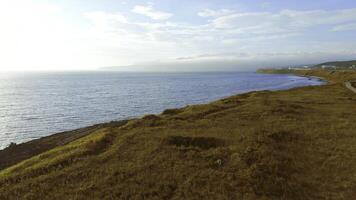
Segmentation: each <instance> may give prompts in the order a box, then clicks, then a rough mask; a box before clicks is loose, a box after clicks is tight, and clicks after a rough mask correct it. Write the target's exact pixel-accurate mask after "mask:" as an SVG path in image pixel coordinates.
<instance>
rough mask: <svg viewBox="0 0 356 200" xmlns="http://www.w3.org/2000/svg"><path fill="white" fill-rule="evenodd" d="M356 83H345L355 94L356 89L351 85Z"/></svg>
mask: <svg viewBox="0 0 356 200" xmlns="http://www.w3.org/2000/svg"><path fill="white" fill-rule="evenodd" d="M355 82H356V81H355V80H354V81H346V82H345V86H346V87H347V88H348V89H349V90H351V91H353V92H354V93H356V88H355V87H353V86H352V84H351V83H355Z"/></svg>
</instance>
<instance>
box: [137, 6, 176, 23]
mask: <svg viewBox="0 0 356 200" xmlns="http://www.w3.org/2000/svg"><path fill="white" fill-rule="evenodd" d="M131 11H132V12H133V13H137V14H140V15H144V16H147V17H150V18H151V19H154V20H166V19H169V18H170V17H172V16H173V14H171V13H168V12H162V11H157V10H154V9H153V7H152V6H151V5H148V6H142V5H137V6H135V7H134V8H133V9H132V10H131Z"/></svg>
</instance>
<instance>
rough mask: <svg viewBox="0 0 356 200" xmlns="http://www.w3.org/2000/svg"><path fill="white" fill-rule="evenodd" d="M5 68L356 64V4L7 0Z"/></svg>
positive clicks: (1, 8) (1, 12)
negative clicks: (331, 62)
mask: <svg viewBox="0 0 356 200" xmlns="http://www.w3.org/2000/svg"><path fill="white" fill-rule="evenodd" d="M0 24H1V29H2V30H1V31H0V43H1V44H2V45H1V46H0V56H2V59H0V70H95V69H99V68H101V67H107V66H118V67H117V69H118V70H122V71H238V70H241V71H246V70H255V69H256V68H259V67H273V66H286V65H294V64H308V63H318V62H323V61H328V60H344V59H345V60H346V59H356V2H355V1H352V0H348V1H347V0H341V1H331V0H323V1H321V0H315V1H303V0H302V1H291V0H284V1H282V0H280V1H268V0H267V1H264V0H250V1H237V0H225V1H224V0H210V1H206V0H205V1H203V0H194V1H192V0H190V1H185V0H166V1H163V0H155V1H143V0H130V1H119V0H87V1H79V0H62V1H54V0H47V1H44V0H42V1H41V0H2V1H0Z"/></svg>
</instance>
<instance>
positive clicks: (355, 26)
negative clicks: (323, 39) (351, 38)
mask: <svg viewBox="0 0 356 200" xmlns="http://www.w3.org/2000/svg"><path fill="white" fill-rule="evenodd" d="M332 30H333V31H352V30H356V23H350V24H342V25H338V26H335V27H334V28H333V29H332Z"/></svg>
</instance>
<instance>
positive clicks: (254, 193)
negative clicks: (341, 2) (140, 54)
mask: <svg viewBox="0 0 356 200" xmlns="http://www.w3.org/2000/svg"><path fill="white" fill-rule="evenodd" d="M288 73H291V72H288ZM298 73H299V75H309V76H310V75H314V76H321V77H325V78H326V79H328V80H329V81H330V84H328V85H323V86H308V87H302V88H295V89H290V90H286V91H275V92H270V91H261V92H250V93H246V94H242V95H236V96H232V97H229V98H226V99H222V100H219V101H215V102H212V103H210V104H204V105H195V106H186V107H184V108H178V109H169V110H166V111H164V112H163V113H162V114H161V115H148V116H145V117H143V118H141V119H134V120H131V121H129V122H128V123H127V124H126V125H124V126H121V127H111V128H110V127H109V128H103V129H99V130H96V132H95V133H93V134H90V135H88V136H86V137H83V138H81V139H79V140H76V141H74V142H71V143H70V144H67V145H65V146H61V147H57V148H55V149H52V150H50V151H48V152H45V153H43V154H40V155H38V156H35V157H33V158H30V159H28V160H25V161H23V162H21V163H19V164H17V165H15V166H12V167H10V168H7V169H5V170H2V171H0V199H88V198H91V199H266V200H268V199H292V200H293V199H353V198H354V197H355V196H356V176H355V175H356V145H355V144H356V123H355V121H356V115H355V113H356V107H355V103H356V94H354V93H352V92H351V91H349V90H348V89H346V88H345V87H344V85H343V83H342V81H344V80H346V79H353V78H356V73H353V72H333V73H331V72H330V71H308V72H298ZM301 73H305V74H301Z"/></svg>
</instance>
